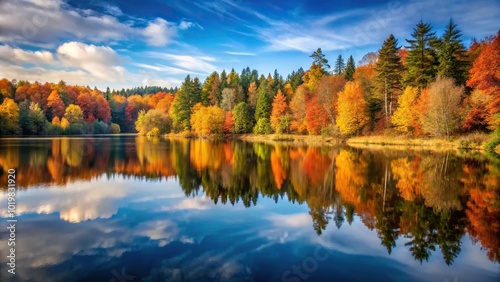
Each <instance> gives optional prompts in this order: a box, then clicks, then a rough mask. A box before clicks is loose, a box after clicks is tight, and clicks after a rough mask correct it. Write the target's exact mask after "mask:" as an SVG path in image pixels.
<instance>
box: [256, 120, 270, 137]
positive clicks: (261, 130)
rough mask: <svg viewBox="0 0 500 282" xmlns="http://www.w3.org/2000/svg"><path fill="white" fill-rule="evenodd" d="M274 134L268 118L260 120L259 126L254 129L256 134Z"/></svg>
mask: <svg viewBox="0 0 500 282" xmlns="http://www.w3.org/2000/svg"><path fill="white" fill-rule="evenodd" d="M272 132H273V130H272V128H271V123H270V122H269V119H268V118H265V117H263V118H259V120H258V121H257V124H256V125H255V126H254V128H253V133H254V134H271V133H272Z"/></svg>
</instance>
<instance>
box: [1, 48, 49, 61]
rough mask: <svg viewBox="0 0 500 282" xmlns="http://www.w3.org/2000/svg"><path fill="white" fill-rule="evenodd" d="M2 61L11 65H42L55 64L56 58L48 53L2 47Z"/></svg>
mask: <svg viewBox="0 0 500 282" xmlns="http://www.w3.org/2000/svg"><path fill="white" fill-rule="evenodd" d="M0 60H2V61H6V62H9V63H15V62H22V63H32V64H36V65H40V64H51V63H53V62H54V56H53V55H52V53H50V52H48V51H25V50H23V49H19V48H12V47H10V46H7V45H0Z"/></svg>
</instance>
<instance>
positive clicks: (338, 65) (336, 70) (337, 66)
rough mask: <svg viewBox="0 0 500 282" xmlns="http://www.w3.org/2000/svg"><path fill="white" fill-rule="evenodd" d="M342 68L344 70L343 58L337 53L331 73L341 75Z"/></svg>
mask: <svg viewBox="0 0 500 282" xmlns="http://www.w3.org/2000/svg"><path fill="white" fill-rule="evenodd" d="M344 70H345V63H344V58H342V55H339V56H338V57H337V60H336V61H335V67H334V69H333V74H335V75H341V74H343V73H344Z"/></svg>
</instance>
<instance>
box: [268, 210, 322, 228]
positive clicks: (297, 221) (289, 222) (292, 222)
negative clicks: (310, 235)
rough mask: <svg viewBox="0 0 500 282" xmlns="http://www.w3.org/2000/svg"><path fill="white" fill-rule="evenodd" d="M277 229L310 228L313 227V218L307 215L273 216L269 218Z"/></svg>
mask: <svg viewBox="0 0 500 282" xmlns="http://www.w3.org/2000/svg"><path fill="white" fill-rule="evenodd" d="M267 219H268V220H270V221H271V222H272V224H273V225H274V226H277V227H294V228H298V227H308V226H312V221H311V216H310V215H309V214H307V213H298V214H290V215H282V214H271V215H269V216H268V217H267Z"/></svg>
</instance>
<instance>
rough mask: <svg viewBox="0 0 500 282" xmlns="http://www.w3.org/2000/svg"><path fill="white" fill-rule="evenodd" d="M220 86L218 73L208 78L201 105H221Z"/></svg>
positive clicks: (213, 73)
mask: <svg viewBox="0 0 500 282" xmlns="http://www.w3.org/2000/svg"><path fill="white" fill-rule="evenodd" d="M219 86H220V78H219V74H218V73H217V72H216V71H214V72H212V73H211V74H210V75H209V76H208V77H207V79H206V80H205V82H204V83H203V87H202V94H201V103H202V104H203V105H204V106H209V105H218V104H219V95H218V92H219Z"/></svg>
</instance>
